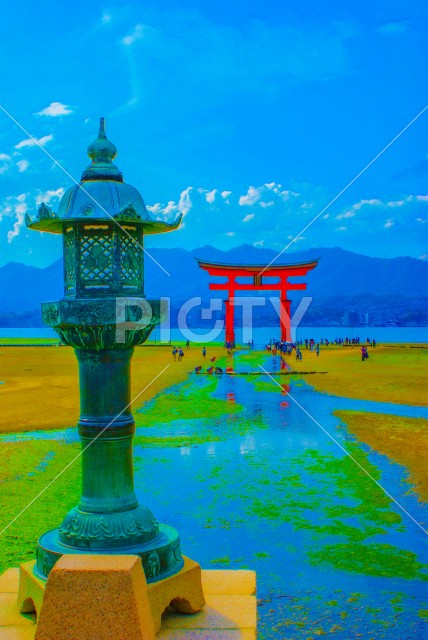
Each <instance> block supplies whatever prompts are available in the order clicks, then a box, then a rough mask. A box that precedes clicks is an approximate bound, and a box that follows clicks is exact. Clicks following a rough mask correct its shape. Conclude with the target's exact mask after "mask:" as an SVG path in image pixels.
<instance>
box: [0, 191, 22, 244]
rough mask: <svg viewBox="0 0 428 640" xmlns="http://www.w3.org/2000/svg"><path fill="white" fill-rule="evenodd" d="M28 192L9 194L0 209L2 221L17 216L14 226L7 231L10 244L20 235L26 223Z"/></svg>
mask: <svg viewBox="0 0 428 640" xmlns="http://www.w3.org/2000/svg"><path fill="white" fill-rule="evenodd" d="M27 195H28V194H26V193H21V194H20V195H19V196H17V197H15V198H14V197H12V196H9V197H8V198H6V200H5V201H4V203H3V206H2V208H1V209H0V221H1V220H2V219H3V218H5V217H9V218H13V217H14V218H15V222H14V223H13V228H12V229H10V230H9V231H8V233H7V241H8V243H9V244H10V243H11V242H12V240H13V239H14V238H16V237H17V236H19V232H20V231H21V227H22V226H23V225H24V221H25V214H26V213H27V209H28V206H27V202H26V198H27Z"/></svg>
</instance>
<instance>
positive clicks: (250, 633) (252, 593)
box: [0, 555, 257, 640]
mask: <svg viewBox="0 0 428 640" xmlns="http://www.w3.org/2000/svg"><path fill="white" fill-rule="evenodd" d="M77 558H79V560H77V564H76V559H77ZM110 560H111V562H110ZM88 561H89V562H90V563H91V564H90V566H88ZM70 562H71V564H70V565H69V563H70ZM33 568H34V562H27V563H25V564H24V565H21V568H20V569H8V571H6V572H5V573H4V574H3V575H2V576H0V638H1V640H34V638H35V639H36V640H42V639H43V640H49V639H50V638H55V640H65V639H67V640H79V639H80V638H83V639H84V640H109V638H112V639H113V638H114V640H122V639H123V640H129V639H134V638H138V639H141V638H144V640H146V638H151V637H152V638H153V635H152V636H150V635H147V634H150V633H152V632H154V633H155V636H154V637H155V638H156V640H207V639H208V638H209V639H210V640H255V639H256V627H257V601H256V574H255V572H254V571H243V570H240V571H239V570H238V571H221V570H219V571H206V570H202V571H201V570H200V569H199V566H198V565H197V564H196V563H195V562H192V561H191V560H189V559H188V558H184V568H183V570H182V571H181V572H179V573H178V574H176V575H175V576H171V577H170V578H166V579H164V580H161V581H159V582H154V583H151V584H148V585H147V584H146V582H145V578H144V573H143V572H142V570H141V562H140V560H139V559H138V558H137V557H135V556H90V555H83V556H74V557H71V556H64V557H63V558H62V559H61V560H59V562H58V564H57V565H56V567H55V569H54V570H53V571H52V572H51V574H50V577H49V579H48V582H47V583H46V581H45V580H40V579H38V578H36V577H35V576H34V574H33ZM18 580H19V581H20V586H19V593H18ZM197 580H199V581H201V582H202V591H203V598H204V599H205V601H206V604H205V606H204V607H203V609H201V610H200V611H199V612H197V613H194V614H193V615H182V614H183V613H190V612H191V611H195V608H196V607H197V606H199V605H198V604H197V602H198V599H199V602H200V596H201V592H199V591H198V590H196V591H195V584H196V582H197ZM45 589H46V596H45ZM124 593H126V598H127V601H126V602H124V601H123V597H124ZM178 594H179V595H178ZM42 604H43V606H42ZM170 604H172V606H169V605H170ZM117 607H122V608H124V609H123V610H124V611H126V612H127V615H126V616H125V617H126V619H125V620H124V618H123V617H121V616H122V613H121V611H119V612H118V614H117V615H118V620H119V619H120V620H121V621H122V624H123V625H124V626H123V627H121V628H120V627H119V626H118V625H117V623H116V622H115V621H111V619H112V618H115V616H116V611H117ZM165 609H166V610H165ZM20 610H21V612H20ZM164 610H165V612H164ZM36 612H37V613H36ZM162 612H164V613H163V615H162ZM36 619H37V620H38V621H39V622H38V623H37V624H36ZM142 619H143V620H144V621H145V623H146V622H147V621H148V626H146V627H145V629H141V620H142ZM105 620H108V621H110V622H111V624H110V622H109V624H110V626H109V629H107V630H106V631H105V630H104V629H105V627H104V626H103V625H104V622H105ZM130 622H132V626H133V628H132V630H131V631H130V632H129V633H128V628H129V623H130ZM160 623H161V626H160ZM159 626H160V628H159ZM110 629H111V632H112V635H109V633H110ZM76 630H77V631H76ZM48 633H51V634H53V635H47V634H48ZM79 633H80V635H78V634H79ZM136 633H139V634H140V635H135V634H136ZM144 633H146V635H141V634H144ZM43 634H45V635H43Z"/></svg>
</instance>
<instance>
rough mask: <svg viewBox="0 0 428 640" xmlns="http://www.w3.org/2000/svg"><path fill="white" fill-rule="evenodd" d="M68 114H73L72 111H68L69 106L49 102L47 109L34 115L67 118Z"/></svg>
mask: <svg viewBox="0 0 428 640" xmlns="http://www.w3.org/2000/svg"><path fill="white" fill-rule="evenodd" d="M70 113H73V110H72V109H70V107H69V105H67V104H63V103H62V102H51V103H50V105H49V106H48V107H45V108H44V109H42V110H41V111H38V112H37V113H36V114H35V115H37V116H50V117H53V118H56V117H58V116H68V115H69V114H70Z"/></svg>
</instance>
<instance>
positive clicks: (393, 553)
mask: <svg viewBox="0 0 428 640" xmlns="http://www.w3.org/2000/svg"><path fill="white" fill-rule="evenodd" d="M309 559H310V562H311V563H312V564H313V565H319V564H329V565H332V566H334V567H335V569H340V570H342V571H350V572H351V573H359V574H363V575H370V576H378V577H388V578H404V579H405V580H415V579H419V580H425V581H427V580H428V574H427V573H424V571H426V570H428V565H423V564H421V563H420V562H418V560H417V556H416V554H414V553H412V552H410V551H405V550H404V549H399V548H398V547H394V546H392V545H390V544H361V543H349V544H331V545H327V546H325V547H324V548H323V549H321V550H319V551H311V552H309Z"/></svg>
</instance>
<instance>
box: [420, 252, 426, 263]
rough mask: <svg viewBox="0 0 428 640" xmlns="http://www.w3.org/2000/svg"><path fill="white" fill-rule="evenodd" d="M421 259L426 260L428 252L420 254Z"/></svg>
mask: <svg viewBox="0 0 428 640" xmlns="http://www.w3.org/2000/svg"><path fill="white" fill-rule="evenodd" d="M419 260H423V261H424V262H425V261H427V260H428V253H423V254H422V255H421V256H419Z"/></svg>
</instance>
